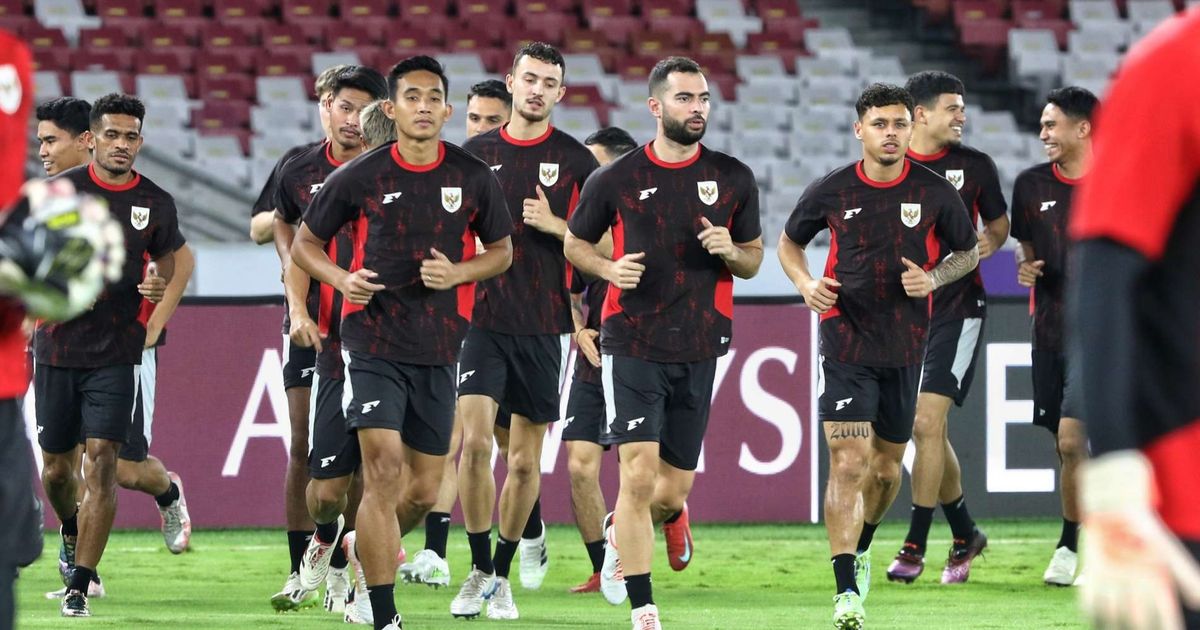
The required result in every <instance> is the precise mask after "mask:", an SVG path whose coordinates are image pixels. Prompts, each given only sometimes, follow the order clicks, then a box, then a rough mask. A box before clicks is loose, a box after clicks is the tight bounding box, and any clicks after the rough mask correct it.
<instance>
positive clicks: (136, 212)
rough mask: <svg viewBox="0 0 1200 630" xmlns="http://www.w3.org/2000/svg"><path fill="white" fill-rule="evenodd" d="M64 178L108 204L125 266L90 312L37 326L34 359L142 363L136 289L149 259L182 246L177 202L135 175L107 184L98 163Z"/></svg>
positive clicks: (87, 364)
mask: <svg viewBox="0 0 1200 630" xmlns="http://www.w3.org/2000/svg"><path fill="white" fill-rule="evenodd" d="M59 178H62V179H66V180H69V181H70V182H71V183H73V184H74V185H75V190H77V191H79V192H81V193H87V194H90V195H94V196H96V197H99V198H102V199H104V200H105V202H107V204H108V211H109V212H110V213H111V214H112V216H113V218H115V219H116V220H117V222H118V223H120V224H121V226H122V227H123V228H124V230H125V267H124V269H123V270H122V274H121V279H120V280H118V281H117V282H114V283H112V284H110V285H108V287H107V288H106V289H105V290H104V292H103V293H101V294H100V297H99V299H97V300H96V303H95V305H93V306H92V308H91V310H89V311H87V312H85V313H83V314H82V315H80V316H79V317H76V318H75V319H73V320H71V321H68V322H62V323H54V324H52V323H43V324H42V325H41V326H39V327H38V330H37V334H36V335H35V337H34V344H33V347H34V359H35V360H36V361H37V362H38V363H43V364H46V365H53V366H56V367H69V368H96V367H104V366H108V365H121V364H126V363H133V364H137V363H141V362H142V346H143V345H144V344H145V342H146V328H145V327H144V326H143V324H142V322H141V321H139V319H138V315H139V311H140V309H141V304H142V296H141V294H140V293H138V290H137V285H139V284H141V282H142V278H143V277H144V270H145V264H146V256H147V255H148V256H149V257H150V258H152V259H153V258H159V257H162V256H166V255H167V254H170V253H173V252H174V251H175V250H177V249H179V248H180V247H183V244H184V238H183V234H181V233H180V232H179V217H178V214H177V212H176V210H175V199H174V198H173V197H171V195H170V194H169V193H167V192H166V191H164V190H163V189H161V188H159V187H158V186H157V185H155V184H154V182H152V181H150V180H149V179H147V178H146V177H144V176H142V175H140V174H138V173H136V172H135V173H134V177H133V179H132V180H130V181H129V183H127V184H124V185H121V186H110V185H108V184H105V183H104V182H102V181H100V178H99V177H97V176H96V173H95V165H94V164H88V165H86V166H77V167H75V168H73V169H70V170H68V171H66V172H64V173H62V174H60V175H59V176H58V177H56V178H55V179H59Z"/></svg>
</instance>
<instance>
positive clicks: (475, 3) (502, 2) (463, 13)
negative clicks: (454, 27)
mask: <svg viewBox="0 0 1200 630" xmlns="http://www.w3.org/2000/svg"><path fill="white" fill-rule="evenodd" d="M507 4H508V0H458V16H459V17H460V18H463V19H466V18H470V17H474V16H482V15H486V16H491V17H493V18H495V17H499V16H502V15H504V14H505V7H506V5H507Z"/></svg>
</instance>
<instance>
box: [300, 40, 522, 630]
mask: <svg viewBox="0 0 1200 630" xmlns="http://www.w3.org/2000/svg"><path fill="white" fill-rule="evenodd" d="M388 89H389V90H390V92H391V94H392V99H393V104H392V109H393V115H394V118H395V120H396V130H397V136H398V138H399V139H398V140H397V142H396V143H395V144H391V145H385V146H382V147H379V148H378V149H375V150H373V151H371V152H370V153H367V154H366V155H363V156H362V157H360V158H359V159H357V160H355V161H354V162H353V163H351V164H348V165H346V167H344V168H342V169H340V170H338V171H336V172H335V173H334V174H333V175H331V176H330V177H329V179H327V180H326V182H325V185H324V187H323V188H322V189H321V190H320V191H319V192H318V193H317V195H316V196H315V197H314V198H313V201H312V203H311V204H310V206H309V209H308V211H307V212H306V213H305V217H304V223H303V224H302V225H301V227H300V231H299V233H298V234H297V237H296V242H295V244H294V245H293V252H294V254H295V260H296V263H297V264H298V265H300V267H301V268H302V269H304V270H305V271H306V272H308V273H309V274H310V275H311V276H312V277H313V278H314V279H316V280H319V281H321V282H323V283H325V284H328V285H331V286H334V287H336V288H337V289H338V291H340V292H341V294H342V295H343V298H344V300H345V301H346V302H348V303H347V304H345V306H344V307H343V313H342V320H343V321H342V326H341V336H342V342H343V346H342V357H343V359H344V360H345V362H346V367H345V375H346V384H345V388H346V393H345V395H344V397H343V400H342V406H343V410H344V411H345V413H346V420H347V423H348V426H349V427H350V428H352V429H353V430H355V431H356V432H357V436H358V443H359V447H360V449H361V453H362V469H363V498H362V503H361V504H360V506H359V510H358V531H357V545H356V552H357V554H358V555H360V556H361V561H362V565H363V570H364V572H365V576H366V582H367V589H368V596H369V599H370V601H371V608H372V611H373V615H374V621H375V628H376V629H377V630H380V629H385V628H386V629H398V628H399V627H400V616H399V615H398V614H397V613H396V604H395V600H394V596H393V592H394V584H395V578H396V556H397V552H398V551H399V549H400V535H401V534H402V533H403V532H407V531H410V530H411V529H412V528H413V527H414V526H415V525H416V524H417V523H419V522H420V520H421V519H422V518H423V517H424V516H425V513H426V512H427V511H428V510H429V508H430V507H431V506H432V505H433V503H434V501H435V500H436V498H437V491H438V486H439V484H440V482H441V477H442V470H443V467H444V463H445V457H446V453H447V451H448V450H449V446H450V433H451V428H452V426H453V415H454V368H453V364H454V362H455V360H456V359H457V357H458V351H459V347H460V345H461V342H462V338H463V335H464V334H465V332H466V327H467V321H468V317H469V316H470V314H471V303H472V301H473V297H474V286H473V284H474V283H475V282H478V281H479V280H483V279H485V278H488V277H491V276H493V275H495V274H498V273H501V272H502V271H504V269H506V268H507V267H508V265H509V263H510V262H511V257H512V246H511V241H510V239H509V234H510V232H511V230H512V226H511V220H510V219H509V216H508V210H507V208H506V207H505V204H504V197H503V193H502V192H501V190H500V187H499V185H498V184H497V182H496V179H495V177H493V176H492V175H491V171H490V170H489V169H488V168H487V165H486V164H484V163H482V162H481V161H479V160H478V159H476V158H475V157H473V156H471V155H470V154H469V153H467V152H466V151H463V150H462V149H460V148H458V147H456V146H454V145H449V144H445V143H443V142H441V141H440V140H439V139H438V136H439V134H440V132H441V128H442V125H443V124H445V122H446V119H447V118H448V117H449V116H450V114H451V111H452V108H451V106H450V105H448V104H447V103H446V100H445V98H446V93H447V91H448V85H447V80H446V77H445V72H444V71H443V69H442V66H441V64H439V63H438V62H437V61H436V60H434V59H432V58H430V57H426V56H418V57H410V58H408V59H406V60H404V61H402V62H400V63H399V64H397V65H396V66H395V67H394V68H392V70H391V73H390V75H389V77H388ZM347 223H350V224H352V229H353V230H354V249H353V255H352V258H351V265H350V268H349V270H346V269H343V268H341V267H339V266H337V265H335V264H334V263H333V262H331V261H330V259H329V258H328V256H327V255H326V254H325V252H324V251H323V250H324V247H325V244H326V243H327V242H328V241H329V240H330V239H332V238H333V237H334V235H336V234H337V233H338V231H339V230H341V229H342V227H343V226H344V225H346V224H347ZM475 235H478V236H479V237H480V238H481V239H482V240H483V241H484V243H485V245H486V247H487V251H485V252H484V253H482V254H479V255H475V251H474V250H475V248H474V243H475ZM397 520H399V523H398V522H397Z"/></svg>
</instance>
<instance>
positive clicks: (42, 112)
mask: <svg viewBox="0 0 1200 630" xmlns="http://www.w3.org/2000/svg"><path fill="white" fill-rule="evenodd" d="M91 111H92V106H91V105H90V104H88V102H87V101H85V100H83V99H79V98H74V97H71V96H62V97H59V98H56V99H54V100H52V101H47V102H45V103H42V104H41V105H39V106H38V108H37V120H38V129H37V138H38V142H39V143H40V144H39V147H38V157H40V158H41V159H42V168H43V169H45V171H46V175H49V176H51V177H53V176H55V175H58V174H59V173H61V172H63V171H65V170H67V169H69V168H75V167H76V166H79V165H80V164H87V163H88V162H89V161H91V159H92V131H91V129H89V128H88V115H89V114H90V113H91Z"/></svg>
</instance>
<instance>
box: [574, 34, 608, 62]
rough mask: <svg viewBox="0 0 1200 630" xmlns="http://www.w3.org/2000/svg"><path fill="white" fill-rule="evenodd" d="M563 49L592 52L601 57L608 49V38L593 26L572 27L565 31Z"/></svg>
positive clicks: (575, 51)
mask: <svg viewBox="0 0 1200 630" xmlns="http://www.w3.org/2000/svg"><path fill="white" fill-rule="evenodd" d="M563 41H564V44H563V50H564V51H566V52H569V53H580V54H591V55H596V56H597V57H600V56H601V54H602V52H601V51H603V50H608V48H609V42H608V39H607V38H606V37H605V36H604V35H601V34H600V33H598V32H596V31H595V30H594V29H591V28H584V27H571V28H568V29H567V30H566V32H564V33H563Z"/></svg>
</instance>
